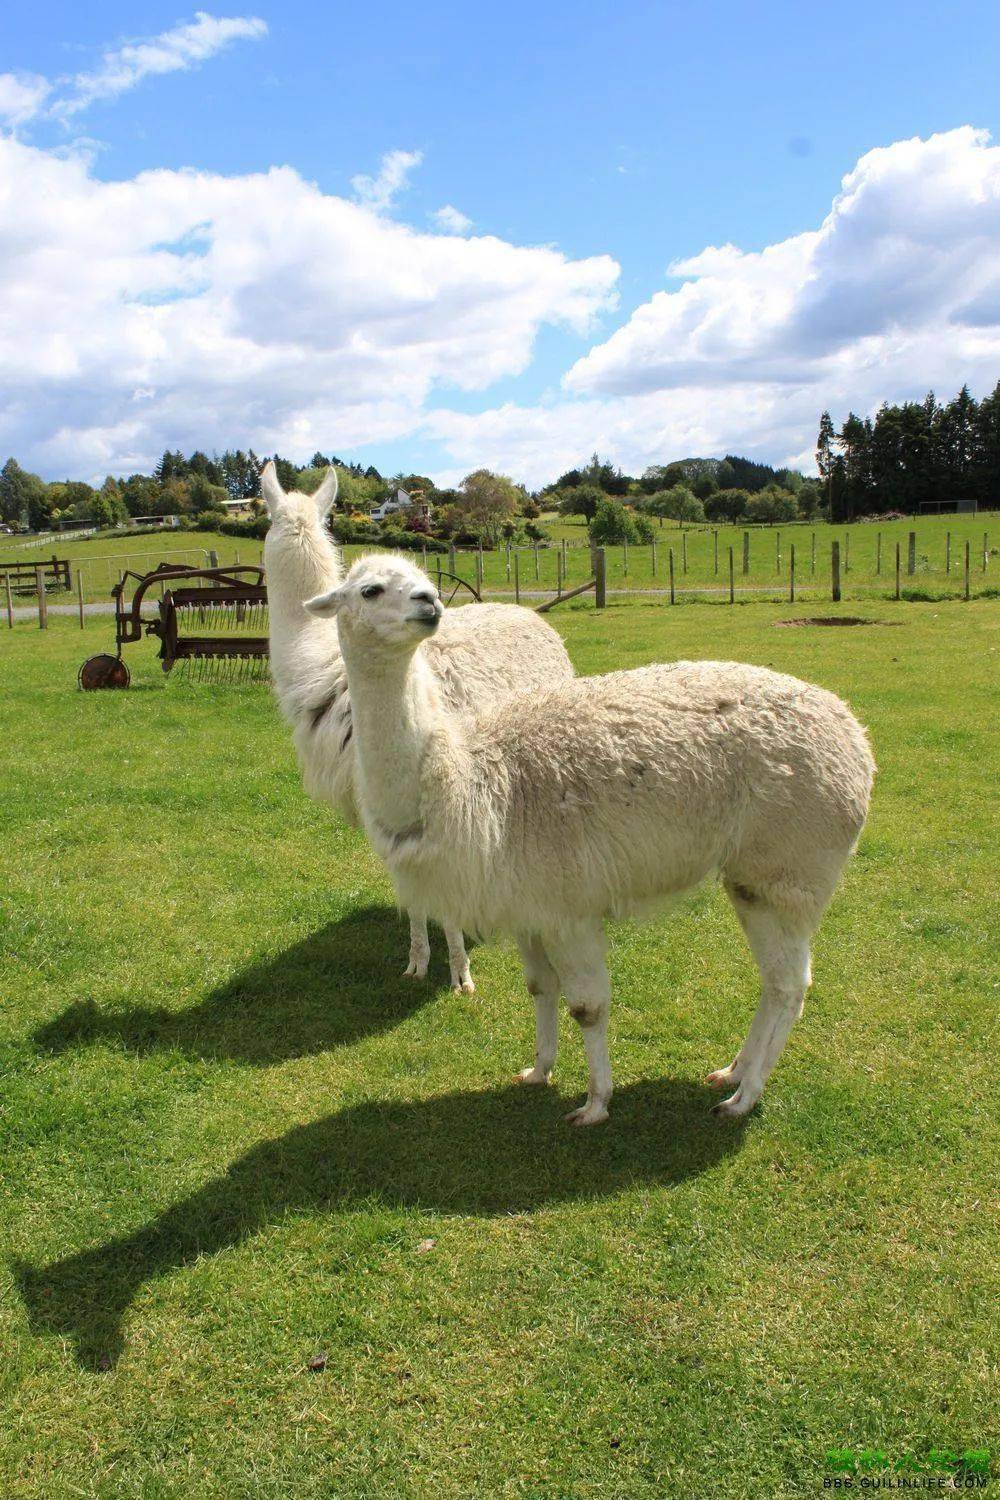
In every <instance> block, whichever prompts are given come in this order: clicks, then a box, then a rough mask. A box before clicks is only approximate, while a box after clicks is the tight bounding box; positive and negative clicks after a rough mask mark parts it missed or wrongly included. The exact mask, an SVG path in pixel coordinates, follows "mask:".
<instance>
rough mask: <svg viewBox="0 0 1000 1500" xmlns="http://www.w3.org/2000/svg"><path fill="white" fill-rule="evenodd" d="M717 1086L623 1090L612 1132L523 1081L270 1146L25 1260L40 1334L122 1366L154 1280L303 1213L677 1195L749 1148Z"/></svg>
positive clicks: (475, 1208) (94, 1362) (326, 1122)
mask: <svg viewBox="0 0 1000 1500" xmlns="http://www.w3.org/2000/svg"><path fill="white" fill-rule="evenodd" d="M709 1103H710V1095H709V1092H708V1090H707V1088H705V1087H703V1086H698V1085H694V1084H692V1083H690V1082H686V1081H683V1080H679V1079H660V1080H657V1081H649V1082H642V1083H635V1084H630V1085H628V1086H626V1087H625V1088H623V1089H621V1090H620V1092H618V1093H617V1094H616V1095H615V1100H614V1104H613V1113H612V1117H611V1121H610V1122H609V1124H607V1125H605V1126H602V1127H599V1128H597V1129H592V1130H574V1129H572V1128H571V1127H569V1126H566V1125H564V1124H563V1123H562V1121H561V1120H560V1118H559V1109H560V1105H561V1101H560V1100H559V1098H558V1097H557V1096H556V1095H555V1092H554V1091H553V1090H551V1089H532V1088H516V1087H508V1088H502V1089H491V1090H487V1091H484V1092H478V1093H452V1094H445V1095H441V1096H439V1097H437V1098H431V1099H423V1100H419V1101H414V1102H407V1103H398V1102H391V1103H383V1102H378V1101H370V1102H366V1103H362V1104H358V1105H355V1106H353V1107H352V1108H349V1109H346V1110H344V1111H342V1112H341V1113H339V1114H334V1115H328V1116H326V1117H325V1118H324V1119H321V1120H317V1121H315V1122H313V1123H312V1124H309V1125H301V1126H299V1127H297V1128H296V1129H294V1130H291V1131H289V1132H288V1134H287V1135H284V1136H281V1137H279V1138H278V1139H276V1140H271V1141H265V1142H263V1143H262V1144H260V1145H257V1146H255V1147H254V1148H253V1149H252V1150H251V1151H248V1152H247V1153H246V1155H244V1156H241V1157H239V1158H238V1159H237V1160H236V1161H234V1162H233V1164H232V1165H231V1166H230V1168H229V1170H228V1171H227V1172H226V1173H225V1174H224V1175H223V1176H221V1177H218V1178H216V1179H214V1180H213V1181H211V1182H208V1183H206V1184H205V1186H204V1187H202V1188H200V1189H199V1190H198V1191H197V1192H194V1193H192V1194H191V1195H190V1196H189V1197H187V1198H184V1199H182V1200H181V1201H180V1202H179V1203H176V1204H175V1205H174V1206H173V1207H172V1208H168V1209H167V1210H166V1211H165V1212H164V1213H162V1214H160V1215H159V1217H158V1218H156V1219H154V1220H152V1221H151V1222H150V1223H149V1224H147V1225H145V1226H144V1227H143V1228H141V1229H138V1230H136V1231H135V1232H134V1233H132V1234H129V1235H125V1236H123V1237H121V1238H119V1239H115V1240H111V1241H110V1242H109V1243H107V1244H104V1245H98V1246H96V1247H95V1248H94V1249H90V1250H84V1251H81V1252H80V1253H79V1254H76V1255H70V1256H67V1257H66V1258H65V1259H62V1260H59V1261H55V1262H53V1263H52V1264H50V1265H47V1266H40V1267H34V1266H30V1265H26V1264H17V1265H15V1267H14V1272H15V1276H16V1278H17V1281H18V1284H19V1286H20V1290H21V1295H22V1297H23V1299H24V1302H25V1305H26V1307H27V1310H28V1315H29V1319H30V1324H31V1329H32V1332H33V1333H35V1334H44V1333H56V1334H60V1335H62V1336H65V1337H68V1338H70V1339H71V1340H72V1341H73V1344H74V1346H75V1349H76V1355H77V1359H78V1360H79V1362H80V1363H81V1364H82V1365H83V1366H85V1367H86V1368H88V1369H92V1370H101V1369H108V1368H110V1367H111V1366H112V1365H113V1364H114V1363H115V1362H116V1361H117V1359H118V1357H119V1355H120V1354H121V1351H122V1348H123V1323H124V1319H125V1316H126V1314H127V1312H128V1309H129V1307H130V1306H131V1304H132V1302H133V1301H134V1300H135V1298H136V1295H137V1294H138V1292H139V1290H140V1289H141V1288H142V1287H143V1286H144V1285H145V1284H146V1283H147V1282H149V1281H152V1280H154V1279H155V1278H157V1277H159V1276H164V1275H166V1274H167V1273H169V1272H171V1271H174V1270H176V1269H177V1268H179V1267H182V1266H185V1265H188V1264H189V1263H190V1262H192V1261H194V1260H196V1259H197V1258H198V1257H199V1256H204V1255H213V1254H216V1253H218V1252H219V1251H220V1250H223V1249H226V1248H228V1247H230V1246H234V1245H240V1244H242V1243H243V1242H244V1241H245V1240H247V1239H249V1238H250V1237H251V1236H252V1235H254V1234H257V1233H258V1232H259V1231H261V1230H263V1229H264V1228H266V1227H267V1226H268V1225H269V1224H272V1223H274V1222H276V1221H279V1220H281V1219H282V1218H283V1217H284V1216H285V1215H287V1214H289V1213H303V1214H307V1213H337V1212H340V1213H344V1214H347V1213H350V1212H351V1211H352V1210H354V1209H359V1208H360V1209H363V1208H364V1207H366V1206H368V1205H371V1204H372V1203H373V1202H378V1203H382V1204H386V1205H390V1206H393V1207H404V1208H414V1209H418V1210H421V1211H432V1212H433V1211H437V1212H440V1213H445V1214H465V1215H480V1216H486V1217H492V1216H495V1215H507V1214H512V1213H530V1212H533V1211H535V1210H537V1209H540V1208H542V1207H543V1206H545V1205H547V1204H552V1203H559V1202H566V1201H569V1200H591V1199H598V1198H601V1197H605V1196H607V1195H609V1194H613V1193H616V1192H620V1191H622V1190H624V1189H628V1188H631V1187H635V1186H640V1185H643V1184H648V1185H649V1186H656V1187H669V1186H671V1185H672V1184H676V1183H679V1182H683V1181H684V1180H685V1179H686V1178H689V1177H694V1176H697V1175H699V1174H700V1173H702V1172H705V1171H708V1170H710V1169H711V1168H712V1167H714V1166H715V1165H716V1164H717V1163H718V1162H719V1161H720V1160H721V1159H722V1158H723V1157H725V1156H726V1155H728V1154H729V1153H731V1152H733V1151H736V1150H738V1149H739V1146H740V1143H741V1141H742V1138H743V1131H742V1129H741V1127H740V1126H739V1124H736V1123H726V1124H719V1123H717V1122H716V1121H715V1120H713V1119H712V1117H711V1115H710V1114H709V1109H708V1106H709Z"/></svg>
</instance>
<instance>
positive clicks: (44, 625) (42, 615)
mask: <svg viewBox="0 0 1000 1500" xmlns="http://www.w3.org/2000/svg"><path fill="white" fill-rule="evenodd" d="M966 552H968V547H966ZM966 572H968V569H966ZM35 588H36V589H37V590H38V628H39V630H48V628H49V601H48V599H47V597H46V594H45V569H44V568H36V569H35Z"/></svg>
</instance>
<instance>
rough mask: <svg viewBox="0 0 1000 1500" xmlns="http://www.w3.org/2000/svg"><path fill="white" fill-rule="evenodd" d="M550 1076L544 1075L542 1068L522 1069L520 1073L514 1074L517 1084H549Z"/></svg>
mask: <svg viewBox="0 0 1000 1500" xmlns="http://www.w3.org/2000/svg"><path fill="white" fill-rule="evenodd" d="M549 1076H550V1075H549V1074H548V1073H543V1072H542V1069H541V1068H522V1069H521V1071H520V1073H515V1074H514V1082H515V1083H548V1081H549Z"/></svg>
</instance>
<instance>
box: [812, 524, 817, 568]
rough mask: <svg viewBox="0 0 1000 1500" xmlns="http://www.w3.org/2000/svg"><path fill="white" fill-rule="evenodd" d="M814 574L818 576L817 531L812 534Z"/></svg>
mask: <svg viewBox="0 0 1000 1500" xmlns="http://www.w3.org/2000/svg"><path fill="white" fill-rule="evenodd" d="M812 576H813V577H814V578H815V577H816V533H815V531H814V532H813V534H812Z"/></svg>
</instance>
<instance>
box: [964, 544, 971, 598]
mask: <svg viewBox="0 0 1000 1500" xmlns="http://www.w3.org/2000/svg"><path fill="white" fill-rule="evenodd" d="M971 563H972V543H971V542H966V544H965V597H966V599H971V598H972V590H971V587H970V584H971V579H970V578H969V569H970V566H971Z"/></svg>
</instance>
